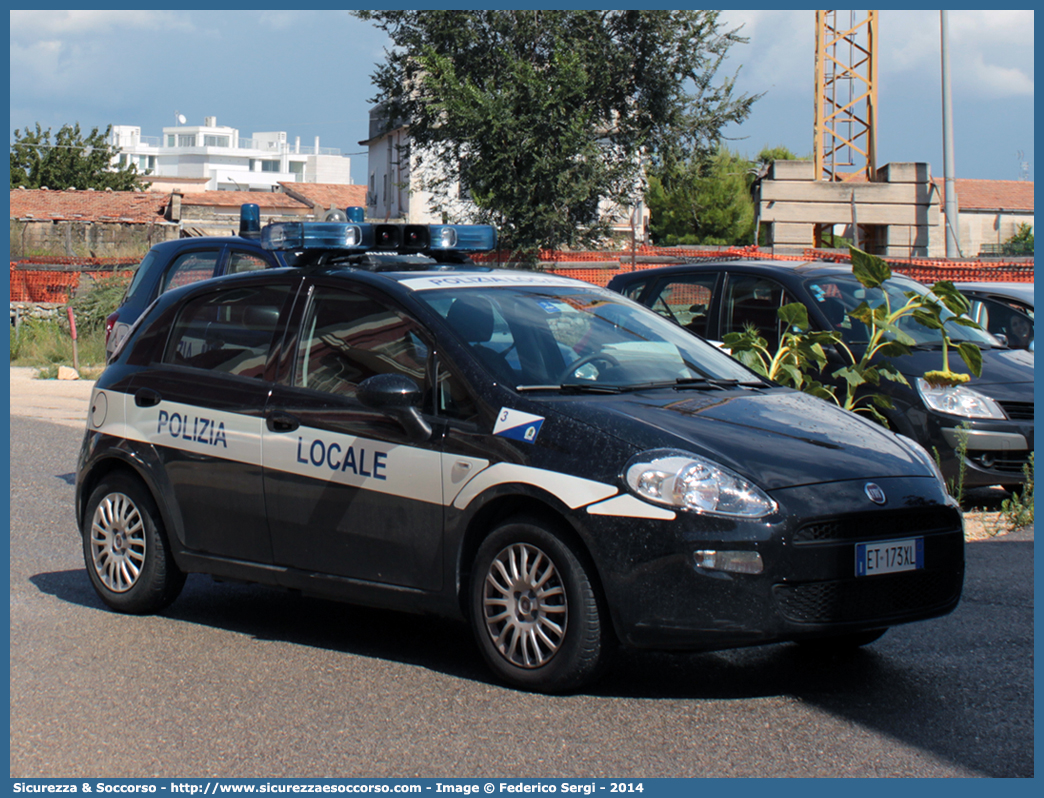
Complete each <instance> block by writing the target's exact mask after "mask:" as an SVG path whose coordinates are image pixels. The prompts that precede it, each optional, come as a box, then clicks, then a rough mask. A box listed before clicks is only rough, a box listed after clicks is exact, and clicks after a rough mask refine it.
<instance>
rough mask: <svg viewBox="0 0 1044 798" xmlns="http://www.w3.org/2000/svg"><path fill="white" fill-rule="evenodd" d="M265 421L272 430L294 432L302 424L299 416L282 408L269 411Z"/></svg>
mask: <svg viewBox="0 0 1044 798" xmlns="http://www.w3.org/2000/svg"><path fill="white" fill-rule="evenodd" d="M265 423H266V424H267V425H268V429H269V430H271V431H272V432H293V431H294V430H295V429H297V428H298V427H300V426H301V421H300V419H298V418H297V416H292V415H290V414H289V413H284V412H283V411H282V410H276V411H275V412H274V413H269V415H268V418H267V419H266V421H265Z"/></svg>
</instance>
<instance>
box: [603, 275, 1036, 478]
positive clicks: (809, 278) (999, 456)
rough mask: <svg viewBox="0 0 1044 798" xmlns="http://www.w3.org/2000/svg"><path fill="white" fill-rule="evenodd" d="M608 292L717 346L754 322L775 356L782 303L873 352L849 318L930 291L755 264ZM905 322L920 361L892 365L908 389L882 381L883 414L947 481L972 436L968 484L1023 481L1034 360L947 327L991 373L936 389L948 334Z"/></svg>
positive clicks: (614, 285) (839, 360) (954, 363)
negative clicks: (932, 459) (860, 309)
mask: <svg viewBox="0 0 1044 798" xmlns="http://www.w3.org/2000/svg"><path fill="white" fill-rule="evenodd" d="M609 288H610V289H611V290H614V291H619V292H620V293H622V294H624V295H625V296H628V297H630V298H632V299H635V300H637V301H638V302H640V303H642V304H643V305H646V306H648V307H650V308H652V309H653V310H655V311H657V312H658V313H660V314H661V315H663V316H665V317H667V318H669V319H670V320H672V321H674V322H676V323H678V324H680V325H681V326H683V327H685V328H686V329H688V330H689V331H691V332H694V333H696V334H697V335H700V336H702V337H704V338H708V339H711V340H717V341H720V340H721V339H722V338H724V337H725V335H726V334H727V333H730V332H742V331H743V329H744V326H745V325H747V324H751V325H753V326H754V327H756V328H758V329H759V330H760V331H761V333H762V335H763V336H764V337H765V339H766V340H767V342H768V345H769V349H770V351H773V352H774V351H775V350H776V347H777V346H778V344H779V340H780V337H781V335H782V333H783V328H782V326H781V325H782V322H781V321H780V319H779V317H778V315H777V313H776V312H777V311H778V310H779V308H780V306H782V305H786V304H789V303H791V302H800V303H802V304H803V305H804V306H805V307H806V308H807V309H808V315H809V320H810V322H811V323H812V325H813V327H814V328H815V329H818V330H836V331H838V332H840V333H841V336H842V338H843V339H844V341H845V343H846V344H847V345H848V346H849V348H850V349H851V350H852V351H853V352H855V353H856V355H857V356H858V355H859V354H860V352H861V343H862V346H863V347H865V342H866V341H867V330H866V328H865V325H863V324H862V323H860V322H853V321H852V319H851V318H850V317H848V315H847V314H848V312H850V311H852V310H854V309H855V308H856V307H857V306H858V305H859V304H860V303H862V302H864V301H866V302H869V304H870V305H872V306H875V307H876V306H877V305H879V304H881V303H882V302H883V298H884V292H887V293H888V296H889V298H890V301H891V307H893V308H898V307H902V305H903V304H905V302H906V298H905V296H904V292H906V291H915V292H918V293H925V292H926V290H927V289H926V288H925V287H924V286H923V285H921V284H920V283H918V282H915V281H913V280H911V279H909V278H907V277H903V276H901V275H893V277H892V278H891V279H889V280H888V281H887V282H886V283H885V285H884V288H883V290H882V289H873V290H870V289H866V288H864V287H863V286H862V284H860V283H859V281H858V280H856V278H855V277H854V276H853V275H852V270H851V268H850V267H849V266H847V265H842V264H830V263H817V262H810V263H796V262H775V261H747V260H737V261H731V262H730V261H726V262H721V263H693V264H684V265H679V266H665V267H660V268H656V269H648V270H645V271H639V272H630V273H627V274H621V275H618V276H616V277H614V278H613V279H612V280H611V281H610V283H609ZM901 326H902V329H903V330H904V332H906V333H908V334H909V335H910V336H912V337H913V339H914V340H915V341H916V342H917V343H916V345H915V346H914V347H913V350H914V351H913V353H912V354H911V355H907V356H902V357H898V358H892V359H890V361H891V362H892V363H893V365H895V366H896V368H898V369H899V371H900V372H901V373H902V374H903V376H904V377H905V378H906V380H907V382H908V384H907V385H904V384H902V383H899V382H893V381H889V380H882V381H881V383H880V385H877V386H874V388H873V390H874V391H875V392H878V393H882V394H885V395H886V396H888V397H889V398H890V399H891V400H892V403H893V405H894V407H893V408H892V409H891V410H881V412H882V413H883V414H884V415H885V417H886V418H887V419H888V422H889V424H890V425H891V427H892V429H894V430H895V431H897V432H900V433H902V434H903V435H906V436H908V437H910V438H913V439H914V440H916V441H917V442H918V443H920V444H921V445H922V446H924V447H925V448H926V449H927V450H928V451H931V452H937V453H938V454H939V457H940V461H941V463H942V471H943V473H944V474H945V476H946V478H947V479H951V480H952V479H955V478H957V477H958V475H959V474H961V473H962V468H961V463H960V462H959V461H958V458H957V448H958V443H959V436H960V435H966V436H967V448H966V456H965V462H964V464H963V466H964V467H963V479H964V484H965V485H968V486H976V485H983V486H985V485H1005V486H1009V487H1015V486H1018V485H1020V484H1022V483H1023V482H1024V481H1025V477H1024V474H1023V467H1024V466H1025V465H1026V463H1027V461H1028V460H1029V456H1030V454H1031V453H1032V452H1033V416H1034V413H1033V356H1032V355H1031V354H1030V353H1028V352H1026V351H1025V350H1013V349H1010V348H1009V347H1008V346H1006V345H1004V344H1003V343H1002V342H1000V341H999V340H998V339H996V338H994V337H993V336H992V335H990V334H988V333H986V332H984V331H982V330H976V329H973V328H970V327H961V326H957V325H952V326H951V327H950V328H949V329H948V333H949V335H950V338H951V339H952V340H954V341H960V340H970V341H972V342H974V343H975V345H976V346H977V347H978V348H979V349H980V350H981V352H982V375H981V376H980V377H977V378H976V377H973V378H972V379H971V381H970V382H968V383H965V384H964V385H962V386H959V387H955V388H943V389H933V388H932V387H931V386H929V385H928V384H927V383H926V382H925V381H924V379H923V376H924V373H925V372H926V371H930V370H934V369H940V368H942V338H941V336H940V335H939V334H938V332H936V331H934V330H930V329H929V328H927V327H925V326H924V325H922V324H919V323H918V322H916V321H914V320H913V319H912V318H909V317H907V318H906V319H903V320H902V321H901ZM827 356H828V358H829V362H828V363H827V366H826V368H825V369H824V374H823V375H822V377H823V378H824V379H823V381H824V382H829V381H830V380H831V377H830V375H831V373H832V372H834V371H836V370H837V369H838V368H840V367H842V366H845V365H848V361H847V360H846V359H845V356H844V355H843V354H842V353H841V352H839V351H837V350H835V349H834V348H832V347H828V348H827ZM949 362H950V368H952V369H953V370H954V371H965V372H967V369H966V368H965V366H964V363H963V361H962V360H961V359H960V357H958V356H957V355H956V353H952V352H951V354H950V358H949ZM837 384H840V380H837Z"/></svg>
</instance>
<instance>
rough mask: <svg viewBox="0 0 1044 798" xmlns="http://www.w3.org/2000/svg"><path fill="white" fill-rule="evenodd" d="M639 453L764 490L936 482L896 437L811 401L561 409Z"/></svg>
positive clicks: (782, 396)
mask: <svg viewBox="0 0 1044 798" xmlns="http://www.w3.org/2000/svg"><path fill="white" fill-rule="evenodd" d="M556 404H557V407H556V409H558V410H559V411H560V412H563V413H565V414H567V415H569V416H570V417H572V418H575V419H576V420H578V421H583V422H585V423H587V424H590V425H592V426H595V427H599V428H601V429H607V430H610V431H612V432H613V433H614V434H615V435H616V436H617V437H619V438H622V439H624V440H627V441H628V442H630V443H632V444H633V445H634V446H636V447H638V448H639V449H640V450H647V449H656V448H677V449H683V450H686V451H691V452H693V453H695V454H701V455H704V456H706V457H709V458H710V459H712V460H715V461H717V462H718V463H720V464H721V465H724V466H726V467H728V468H731V469H732V470H734V471H736V472H738V473H740V474H742V475H743V476H745V477H747V478H748V479H750V480H752V481H753V482H755V483H756V484H758V485H760V486H761V487H762V488H764V489H766V490H775V489H778V488H788V487H796V486H799V485H810V484H817V483H825V482H835V481H839V480H848V479H875V478H884V477H913V476H918V477H931V476H932V471H931V469H930V467H929V466H927V465H926V464H924V463H922V462H921V461H920V460H919V459H918V458H917V457H916V456H915V455H913V454H912V452H911V451H910V450H909V449H908V448H907V447H906V445H905V444H903V443H902V442H901V441H900V439H899V437H898V436H896V435H894V434H892V433H891V432H888V431H887V430H885V429H883V428H882V427H879V426H877V425H876V424H874V423H872V422H870V421H867V420H865V419H863V418H862V417H860V416H858V415H856V414H855V413H850V412H847V411H844V410H841V409H839V408H837V407H835V406H833V405H830V404H828V403H827V402H825V401H823V400H822V399H817V398H815V397H813V396H809V395H808V394H803V393H800V392H798V391H792V390H789V389H785V388H773V389H767V390H753V391H750V390H740V389H736V390H728V391H699V392H697V391H675V390H657V391H647V392H638V393H625V394H620V395H615V396H599V397H598V399H597V401H591V400H588V399H587V398H586V397H584V398H577V399H573V400H567V401H563V402H560V403H556Z"/></svg>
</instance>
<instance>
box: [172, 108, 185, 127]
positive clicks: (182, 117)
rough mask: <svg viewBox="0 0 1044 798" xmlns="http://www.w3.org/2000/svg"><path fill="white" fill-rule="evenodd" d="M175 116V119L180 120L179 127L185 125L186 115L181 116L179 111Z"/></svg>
mask: <svg viewBox="0 0 1044 798" xmlns="http://www.w3.org/2000/svg"><path fill="white" fill-rule="evenodd" d="M174 114H175V117H176V118H177V120H178V124H179V125H183V124H185V115H184V114H179V113H178V112H177V111H175V112H174Z"/></svg>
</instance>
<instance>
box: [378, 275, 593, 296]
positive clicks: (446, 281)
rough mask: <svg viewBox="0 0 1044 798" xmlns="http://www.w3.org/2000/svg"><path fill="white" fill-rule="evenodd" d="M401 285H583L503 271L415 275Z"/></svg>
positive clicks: (426, 288) (419, 288)
mask: <svg viewBox="0 0 1044 798" xmlns="http://www.w3.org/2000/svg"><path fill="white" fill-rule="evenodd" d="M399 285H402V286H404V287H406V288H409V289H411V290H413V291H430V290H432V289H436V288H482V287H485V286H489V287H504V286H508V287H510V286H548V285H553V286H570V287H576V286H577V285H583V283H578V281H576V280H573V279H572V278H569V277H556V276H555V275H552V274H535V273H534V274H528V273H525V272H522V273H501V274H488V273H483V274H447V275H440V276H438V277H414V278H412V279H408V280H401V281H400V282H399Z"/></svg>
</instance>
